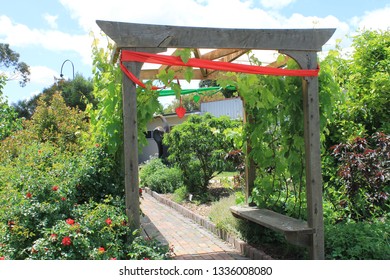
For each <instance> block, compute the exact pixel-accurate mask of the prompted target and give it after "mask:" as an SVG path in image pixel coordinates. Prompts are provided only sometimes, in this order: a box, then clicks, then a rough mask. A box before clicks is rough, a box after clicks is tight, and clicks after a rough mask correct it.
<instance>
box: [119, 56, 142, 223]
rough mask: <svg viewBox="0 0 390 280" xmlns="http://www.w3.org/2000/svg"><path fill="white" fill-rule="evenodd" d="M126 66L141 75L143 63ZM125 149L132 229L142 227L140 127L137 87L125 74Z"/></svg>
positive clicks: (127, 208) (126, 188)
mask: <svg viewBox="0 0 390 280" xmlns="http://www.w3.org/2000/svg"><path fill="white" fill-rule="evenodd" d="M124 65H125V66H126V67H127V68H128V69H129V71H131V72H132V73H133V74H134V75H136V76H138V77H139V75H140V73H141V67H142V63H139V62H129V63H124ZM122 99H123V141H124V143H123V149H124V161H125V162H124V166H125V196H126V215H127V218H128V220H129V223H130V227H132V228H134V229H138V228H139V227H140V207H139V182H138V126H137V95H136V85H135V84H134V83H133V82H132V81H131V80H130V79H129V78H128V77H127V76H126V74H123V79H122Z"/></svg>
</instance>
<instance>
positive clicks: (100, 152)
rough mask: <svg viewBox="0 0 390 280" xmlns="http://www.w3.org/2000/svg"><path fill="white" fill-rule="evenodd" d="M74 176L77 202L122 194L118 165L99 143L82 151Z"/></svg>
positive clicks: (121, 181)
mask: <svg viewBox="0 0 390 280" xmlns="http://www.w3.org/2000/svg"><path fill="white" fill-rule="evenodd" d="M74 176H75V179H76V181H75V184H76V187H77V199H78V203H82V202H85V201H89V200H90V199H92V200H95V201H99V200H101V199H103V198H104V197H105V196H106V195H112V196H122V195H123V194H124V187H123V185H124V183H123V176H122V173H121V171H120V167H119V166H118V164H117V163H116V162H115V160H114V157H113V155H111V154H109V153H108V151H107V149H106V147H103V146H101V145H99V144H95V145H94V146H93V147H91V148H88V149H86V150H85V151H84V152H83V157H81V158H80V160H79V166H78V169H77V172H75V174H74Z"/></svg>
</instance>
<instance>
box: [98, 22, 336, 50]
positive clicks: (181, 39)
mask: <svg viewBox="0 0 390 280" xmlns="http://www.w3.org/2000/svg"><path fill="white" fill-rule="evenodd" d="M96 23H97V24H98V25H99V27H100V28H101V29H102V30H103V31H104V33H105V34H106V35H107V36H109V37H110V38H111V39H112V40H114V41H115V43H116V44H117V47H118V48H129V47H133V48H138V47H141V48H144V47H152V48H153V47H154V48H159V47H165V48H205V49H221V48H222V49H257V50H306V51H321V48H322V46H323V45H324V44H325V43H326V42H327V41H328V40H329V38H330V37H331V36H332V34H333V33H334V31H335V29H313V28H311V29H236V28H208V27H186V26H169V25H153V24H138V23H127V22H113V21H102V20H97V21H96Z"/></svg>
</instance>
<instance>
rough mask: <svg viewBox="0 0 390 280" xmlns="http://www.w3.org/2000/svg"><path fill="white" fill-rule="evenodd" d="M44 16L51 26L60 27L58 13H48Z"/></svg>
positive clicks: (53, 27)
mask: <svg viewBox="0 0 390 280" xmlns="http://www.w3.org/2000/svg"><path fill="white" fill-rule="evenodd" d="M43 18H44V19H45V21H46V22H47V23H48V24H49V26H50V27H51V28H52V29H57V28H58V24H57V19H58V15H55V16H54V15H50V14H48V13H46V14H44V15H43Z"/></svg>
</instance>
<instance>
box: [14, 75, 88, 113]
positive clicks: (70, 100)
mask: <svg viewBox="0 0 390 280" xmlns="http://www.w3.org/2000/svg"><path fill="white" fill-rule="evenodd" d="M92 91H93V84H92V80H91V79H85V78H84V77H83V76H82V75H81V74H76V76H75V78H74V79H73V80H59V81H58V82H57V83H54V84H53V85H52V86H50V87H48V88H45V89H44V90H43V91H42V93H40V94H38V95H35V96H33V97H32V98H30V99H28V100H27V99H25V100H20V101H18V102H17V103H16V104H12V106H13V107H14V108H15V111H16V112H17V113H18V116H19V118H25V119H31V117H32V115H33V114H34V112H35V109H36V107H37V106H38V102H39V100H41V101H44V102H45V103H46V104H49V103H50V102H51V100H52V99H53V95H55V94H57V93H60V94H61V96H62V98H63V99H64V101H65V104H66V106H68V107H71V108H75V109H77V110H81V111H85V109H86V106H87V103H90V104H92V105H96V100H95V99H94V97H93V95H92Z"/></svg>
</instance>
